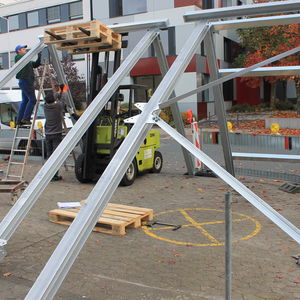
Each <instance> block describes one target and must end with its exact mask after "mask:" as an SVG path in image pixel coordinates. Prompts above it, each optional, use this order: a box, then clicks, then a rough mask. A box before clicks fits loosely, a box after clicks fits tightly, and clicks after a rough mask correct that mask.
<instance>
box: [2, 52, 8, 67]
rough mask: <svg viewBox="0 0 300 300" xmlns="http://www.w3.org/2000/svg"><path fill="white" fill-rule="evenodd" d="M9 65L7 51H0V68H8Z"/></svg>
mask: <svg viewBox="0 0 300 300" xmlns="http://www.w3.org/2000/svg"><path fill="white" fill-rule="evenodd" d="M8 68H9V65H8V52H6V53H0V69H1V70H4V69H8Z"/></svg>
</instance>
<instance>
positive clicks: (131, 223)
mask: <svg viewBox="0 0 300 300" xmlns="http://www.w3.org/2000/svg"><path fill="white" fill-rule="evenodd" d="M79 209H80V208H79ZM79 209H78V208H72V209H54V210H50V211H49V221H51V222H53V223H57V224H63V225H70V224H71V223H72V221H73V220H74V218H76V216H77V214H78V213H79ZM152 220H153V210H152V209H149V208H142V207H135V206H128V205H121V204H113V203H109V204H108V205H107V207H106V209H105V210H104V211H103V213H102V215H101V216H100V218H99V219H98V221H97V223H96V225H95V227H94V229H93V231H96V232H103V233H108V234H112V235H125V234H126V231H125V229H126V228H139V227H141V226H142V225H145V224H146V223H147V222H148V221H152Z"/></svg>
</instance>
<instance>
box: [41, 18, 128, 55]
mask: <svg viewBox="0 0 300 300" xmlns="http://www.w3.org/2000/svg"><path fill="white" fill-rule="evenodd" d="M44 42H45V44H56V46H57V49H59V50H68V51H69V52H70V53H71V52H72V53H73V54H77V53H90V52H92V51H93V52H101V51H107V50H118V49H121V46H122V36H121V35H120V34H119V33H116V32H114V31H113V30H112V29H110V28H109V27H107V26H105V25H104V24H102V23H101V22H99V21H96V20H93V21H90V22H86V23H79V24H73V25H66V26H59V27H54V28H49V29H46V30H45V34H44ZM75 50H77V51H75ZM87 51H89V52H87Z"/></svg>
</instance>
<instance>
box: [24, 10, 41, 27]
mask: <svg viewBox="0 0 300 300" xmlns="http://www.w3.org/2000/svg"><path fill="white" fill-rule="evenodd" d="M27 26H28V27H34V26H39V12H38V11H32V12H29V13H27Z"/></svg>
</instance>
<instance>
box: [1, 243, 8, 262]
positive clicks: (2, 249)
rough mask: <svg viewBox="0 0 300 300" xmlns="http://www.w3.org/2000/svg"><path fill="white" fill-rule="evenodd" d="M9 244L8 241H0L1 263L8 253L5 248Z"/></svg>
mask: <svg viewBox="0 0 300 300" xmlns="http://www.w3.org/2000/svg"><path fill="white" fill-rule="evenodd" d="M6 244H7V242H6V240H2V239H0V261H1V260H2V259H3V258H4V257H5V256H6V254H7V252H6V250H5V248H4V246H5V245H6Z"/></svg>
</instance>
